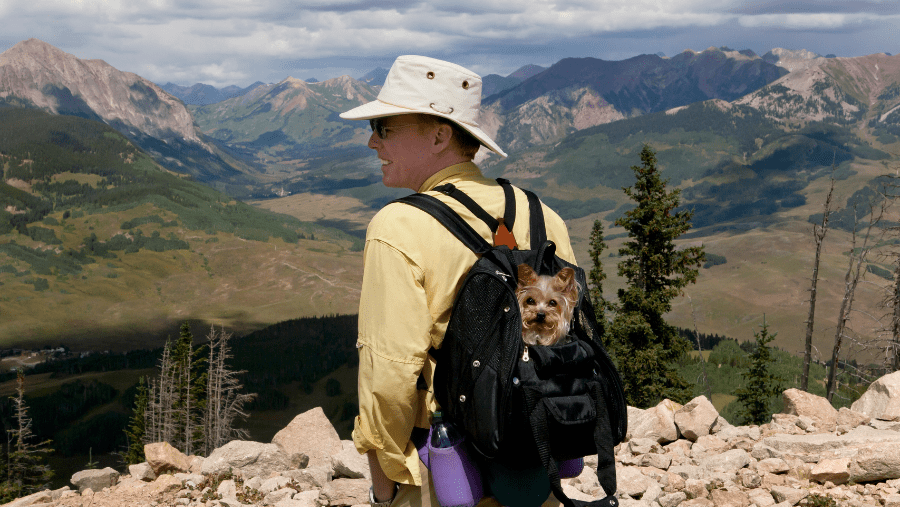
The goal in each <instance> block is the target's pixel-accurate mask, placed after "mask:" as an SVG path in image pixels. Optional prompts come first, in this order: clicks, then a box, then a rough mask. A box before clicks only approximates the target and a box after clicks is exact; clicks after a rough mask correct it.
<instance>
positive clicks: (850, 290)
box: [825, 201, 884, 402]
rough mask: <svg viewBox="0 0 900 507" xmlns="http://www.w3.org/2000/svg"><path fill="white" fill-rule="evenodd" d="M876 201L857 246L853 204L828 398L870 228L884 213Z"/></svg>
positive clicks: (833, 387)
mask: <svg viewBox="0 0 900 507" xmlns="http://www.w3.org/2000/svg"><path fill="white" fill-rule="evenodd" d="M875 206H876V204H875V203H874V202H869V213H868V214H867V215H868V217H869V223H868V225H867V227H866V229H865V234H864V235H863V242H862V246H861V247H859V248H857V246H856V245H857V233H858V231H859V229H860V227H859V215H858V214H857V210H856V206H854V215H855V217H854V220H853V230H852V233H851V241H850V252H849V254H848V258H849V261H848V265H847V272H846V274H845V275H844V297H843V298H842V299H841V307H840V310H839V311H838V320H837V326H836V328H835V333H834V347H833V348H832V352H831V367H830V368H829V369H828V381H827V383H826V387H825V397H826V398H827V399H828V401H829V402H830V401H832V399H834V393H835V391H837V369H838V365H839V362H840V355H841V346H842V344H843V340H844V338H846V337H848V333H847V331H848V328H847V323H848V321H849V320H850V315H851V313H852V311H853V301H854V298H855V297H856V287H857V286H858V285H859V281H860V278H861V277H862V275H863V272H864V270H863V265H865V264H866V261H867V258H868V254H869V251H870V250H871V249H872V244H871V243H870V239H871V236H872V231H873V229H874V228H875V226H876V224H878V223H879V222H880V221H881V217H882V215H883V213H884V201H881V206H880V210H876V209H875Z"/></svg>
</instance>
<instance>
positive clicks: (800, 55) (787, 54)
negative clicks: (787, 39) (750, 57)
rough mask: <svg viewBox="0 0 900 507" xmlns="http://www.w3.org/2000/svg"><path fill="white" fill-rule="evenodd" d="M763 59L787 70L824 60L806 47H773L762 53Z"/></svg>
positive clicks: (800, 68)
mask: <svg viewBox="0 0 900 507" xmlns="http://www.w3.org/2000/svg"><path fill="white" fill-rule="evenodd" d="M762 58H763V60H765V61H767V62H769V63H774V64H775V65H778V66H779V67H782V68H784V69H787V70H788V72H794V71H798V70H804V69H808V68H810V67H812V66H814V65H819V64H820V63H822V62H824V61H825V57H823V56H822V55H819V54H816V53H813V52H812V51H809V50H806V49H784V48H775V49H772V50H771V51H769V52H768V53H766V54H765V55H763V57H762Z"/></svg>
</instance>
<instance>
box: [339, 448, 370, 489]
mask: <svg viewBox="0 0 900 507" xmlns="http://www.w3.org/2000/svg"><path fill="white" fill-rule="evenodd" d="M341 444H342V446H343V449H341V452H338V453H336V454H334V455H332V456H331V461H332V463H333V466H334V477H343V478H345V479H369V480H372V477H371V475H372V474H371V472H370V471H369V459H368V458H366V455H365V454H360V453H359V451H357V450H356V446H355V445H354V444H353V441H351V440H344V441H342V442H341Z"/></svg>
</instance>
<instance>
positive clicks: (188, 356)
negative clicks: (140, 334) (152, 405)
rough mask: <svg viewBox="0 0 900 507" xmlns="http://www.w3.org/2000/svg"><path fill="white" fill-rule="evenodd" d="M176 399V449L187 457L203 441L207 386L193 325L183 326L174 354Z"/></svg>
mask: <svg viewBox="0 0 900 507" xmlns="http://www.w3.org/2000/svg"><path fill="white" fill-rule="evenodd" d="M172 361H173V366H174V370H175V371H174V380H175V398H174V400H173V403H172V410H173V422H174V426H175V431H174V434H173V439H174V442H172V445H173V446H174V447H176V448H177V449H180V450H181V451H182V452H184V453H185V454H187V455H191V454H193V453H194V451H195V449H196V447H197V445H198V444H199V443H200V442H201V441H202V430H203V428H202V425H201V424H199V422H198V421H199V418H200V409H201V407H200V402H199V400H200V399H201V398H202V396H203V394H202V393H203V388H204V384H205V382H203V379H202V378H201V377H202V375H201V373H200V370H201V369H202V367H203V364H204V362H205V357H204V356H203V355H202V347H199V348H197V349H194V334H193V333H192V332H191V326H190V324H189V323H187V322H184V323H182V324H181V330H180V335H179V338H178V341H177V342H175V348H174V349H173V351H172Z"/></svg>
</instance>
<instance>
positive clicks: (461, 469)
mask: <svg viewBox="0 0 900 507" xmlns="http://www.w3.org/2000/svg"><path fill="white" fill-rule="evenodd" d="M428 461H429V463H428V464H429V469H430V470H431V478H432V481H433V482H434V492H435V494H436V495H437V499H438V502H439V503H440V504H441V506H442V507H451V506H452V507H457V506H458V507H463V506H465V507H474V506H475V504H477V503H478V502H479V501H480V500H481V498H482V496H483V493H484V491H483V489H482V484H481V471H480V470H479V469H478V467H477V466H476V465H475V462H474V461H472V459H471V457H470V456H469V452H468V450H467V449H466V443H465V435H464V434H463V433H462V431H460V430H459V428H457V427H455V426H454V425H453V423H451V422H449V421H444V420H443V419H442V417H441V413H440V412H435V413H434V422H433V423H432V424H431V438H429V439H428Z"/></svg>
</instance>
